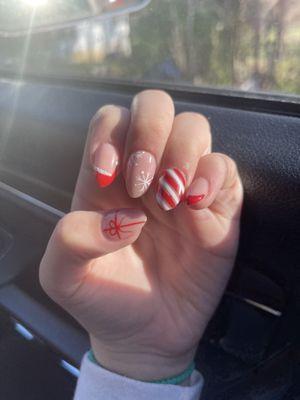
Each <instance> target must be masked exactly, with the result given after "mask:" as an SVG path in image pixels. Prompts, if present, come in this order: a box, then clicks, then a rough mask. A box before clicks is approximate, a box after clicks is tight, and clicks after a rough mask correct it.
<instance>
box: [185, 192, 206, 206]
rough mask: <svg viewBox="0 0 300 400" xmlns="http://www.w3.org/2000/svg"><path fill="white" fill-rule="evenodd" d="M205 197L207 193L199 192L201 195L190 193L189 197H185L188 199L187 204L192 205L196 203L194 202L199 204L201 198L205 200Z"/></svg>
mask: <svg viewBox="0 0 300 400" xmlns="http://www.w3.org/2000/svg"><path fill="white" fill-rule="evenodd" d="M204 197H205V195H204V194H199V195H194V196H193V195H190V196H187V198H186V199H185V201H186V204H187V205H188V206H192V205H194V204H197V203H199V202H200V201H201V200H203V199H204Z"/></svg>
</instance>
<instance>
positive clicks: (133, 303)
mask: <svg viewBox="0 0 300 400" xmlns="http://www.w3.org/2000/svg"><path fill="white" fill-rule="evenodd" d="M136 152H138V153H136ZM145 152H146V153H145ZM133 153H135V155H134V156H132V154H133ZM128 160H129V161H128ZM128 165H129V167H128ZM174 168H175V169H174ZM166 169H168V171H167V173H166V174H165V175H164V176H163V178H161V179H159V177H160V176H161V174H162V173H163V172H164V171H166ZM95 171H96V173H95ZM105 171H106V172H105ZM115 171H116V173H115ZM95 175H96V178H97V181H98V183H97V182H96V179H95ZM115 175H117V178H116V179H115V181H113V179H114V177H115ZM152 178H153V182H152V184H151V186H150V187H149V184H150V183H151V180H152ZM99 185H101V186H102V187H99ZM104 186H105V187H104ZM170 186H171V188H170ZM184 186H185V187H186V188H187V190H186V192H185V195H184V198H183V187H184ZM157 189H158V194H157ZM129 195H130V196H129ZM242 196H243V192H242V185H241V182H240V178H239V175H238V172H237V169H236V165H235V163H234V162H233V161H232V160H231V159H230V158H229V157H227V156H225V155H223V154H217V153H211V134H210V128H209V124H208V122H207V120H206V118H205V117H203V116H201V115H199V114H196V113H188V112H187V113H182V114H179V115H177V116H176V117H174V105H173V102H172V99H171V98H170V97H169V96H168V95H167V94H166V93H164V92H161V91H154V90H152V91H144V92H141V93H139V94H138V95H137V96H136V97H135V98H134V100H133V103H132V107H131V111H129V110H127V109H125V108H121V107H117V106H105V107H103V108H101V109H100V110H99V112H98V113H97V114H96V116H95V117H94V118H93V120H92V122H91V124H90V130H89V135H88V139H87V144H86V147H85V151H84V156H83V161H82V165H81V169H80V173H79V177H78V181H77V185H76V190H75V193H74V198H73V205H72V210H73V212H71V213H70V214H68V215H66V216H65V217H64V218H63V219H61V220H60V222H59V223H58V225H57V227H56V229H55V230H54V232H53V234H52V237H51V239H50V241H49V244H48V247H47V250H46V252H45V255H44V257H43V260H42V262H41V266H40V280H41V284H42V286H43V287H44V289H45V291H46V292H47V293H48V294H49V296H50V297H52V298H53V299H54V300H55V301H56V302H57V303H59V304H60V305H61V306H62V307H64V308H65V309H66V310H67V311H68V312H69V313H70V314H72V315H73V316H74V317H75V318H76V319H77V320H78V321H79V322H80V323H81V324H82V325H83V326H84V327H85V329H86V330H87V331H88V332H89V334H90V338H91V344H92V348H93V350H94V353H95V356H96V358H97V359H98V361H99V362H100V363H101V364H102V365H103V366H104V367H106V368H107V369H110V370H112V371H115V372H117V373H119V374H124V375H126V376H129V377H132V378H135V379H141V380H155V379H162V378H165V377H169V376H173V375H176V374H180V373H181V372H182V371H183V370H184V369H185V368H186V367H187V366H188V364H189V363H190V362H191V360H192V359H193V357H194V353H195V350H196V347H197V343H198V341H199V339H200V338H201V336H202V335H203V331H204V329H205V327H206V326H207V323H208V321H209V319H210V318H211V316H212V314H213V312H214V310H215V309H216V306H217V304H218V302H219V300H220V298H221V295H222V294H223V291H224V288H225V286H226V283H227V281H228V278H229V276H230V273H231V270H232V267H233V264H234V259H235V255H236V251H237V246H238V238H239V219H240V210H241V203H242ZM180 198H181V202H180V204H179V205H178V206H177V207H176V208H175V206H176V205H177V203H178V202H179V199H180ZM158 203H159V204H158ZM162 208H163V209H162ZM171 208H172V209H171ZM166 209H171V210H169V211H166ZM146 220H147V222H146Z"/></svg>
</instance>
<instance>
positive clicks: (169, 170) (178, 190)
mask: <svg viewBox="0 0 300 400" xmlns="http://www.w3.org/2000/svg"><path fill="white" fill-rule="evenodd" d="M210 146H211V135H210V127H209V124H208V121H207V120H206V118H205V117H203V116H202V115H200V114H196V113H189V112H186V113H182V114H179V115H177V116H176V118H175V120H174V124H173V128H172V132H171V134H170V137H169V140H168V143H167V145H166V148H165V152H164V156H163V160H162V163H161V168H160V175H159V176H160V177H159V180H158V185H157V190H156V200H157V203H158V205H159V206H160V207H161V208H162V209H163V210H165V211H168V210H171V209H173V208H175V207H176V206H177V205H178V204H179V202H180V201H181V200H182V197H183V195H184V192H185V188H186V186H188V185H189V184H190V183H191V181H192V179H193V177H194V174H195V171H196V169H197V165H198V161H199V158H200V157H201V156H202V155H203V154H205V153H206V152H207V151H210Z"/></svg>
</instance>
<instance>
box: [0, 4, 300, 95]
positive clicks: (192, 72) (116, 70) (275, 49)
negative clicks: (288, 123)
mask: <svg viewBox="0 0 300 400" xmlns="http://www.w3.org/2000/svg"><path fill="white" fill-rule="evenodd" d="M101 24H102V25H103V30H102V31H101V32H102V34H101V35H102V36H101V40H100V39H99V35H98V36H97V34H95V35H92V34H91V33H92V31H91V32H89V31H88V29H87V27H85V30H82V28H81V27H74V28H72V29H68V30H66V29H65V30H61V31H57V32H52V33H44V34H39V35H33V36H32V37H31V38H30V39H28V38H14V39H8V38H6V39H2V40H0V52H1V60H0V68H1V66H3V67H5V65H6V66H7V65H8V66H9V68H12V66H13V67H14V68H19V69H22V68H23V70H24V69H25V70H29V71H30V72H39V73H41V72H42V73H47V74H58V75H65V74H68V75H69V76H70V75H76V76H78V75H79V76H80V77H89V78H93V79H100V78H101V79H102V78H118V79H126V80H135V81H136V80H142V81H156V82H157V81H164V82H176V84H183V85H195V86H212V87H228V88H234V89H241V90H250V91H272V92H283V93H291V94H300V67H299V65H300V2H299V0H152V1H151V3H150V5H148V6H147V7H146V8H144V9H143V10H141V11H139V12H137V13H133V14H130V15H129V16H127V17H124V16H123V17H118V18H117V17H115V18H114V19H111V20H110V21H106V22H101V21H100V22H98V25H99V26H100V25H101ZM118 24H119V25H120V24H121V25H120V27H119V25H118ZM94 28H95V26H94V25H93V29H94ZM117 28H118V29H117ZM121 28H122V29H121ZM125 28H126V29H125ZM103 32H104V33H103ZM84 35H85V36H87V37H88V38H87V37H85V36H84ZM122 35H123V36H122ZM80 40H81V41H84V40H85V42H86V45H85V46H83V47H82V46H81V47H80V46H79V45H78V43H79V44H80V43H81V42H80ZM26 41H27V45H26V46H25V44H26ZM97 41H99V43H100V42H101V46H100V47H99V46H98V47H97ZM24 48H26V51H25V50H24ZM95 49H96V50H95ZM75 53H76V55H75ZM83 53H84V55H83ZM20 54H21V56H22V57H20ZM78 54H79V55H78ZM22 58H23V60H22ZM24 59H25V61H24ZM20 65H22V66H23V67H22V68H21V67H20Z"/></svg>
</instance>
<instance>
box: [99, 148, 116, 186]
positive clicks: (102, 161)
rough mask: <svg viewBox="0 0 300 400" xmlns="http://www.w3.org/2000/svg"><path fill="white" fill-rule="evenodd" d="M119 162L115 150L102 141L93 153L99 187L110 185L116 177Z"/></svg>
mask: <svg viewBox="0 0 300 400" xmlns="http://www.w3.org/2000/svg"><path fill="white" fill-rule="evenodd" d="M118 162H119V157H118V153H117V150H116V149H115V147H114V146H112V145H111V144H110V143H103V144H102V145H101V146H100V147H99V148H98V149H97V150H96V151H95V155H94V170H95V172H96V180H97V182H98V184H99V186H100V187H105V186H108V185H110V184H111V183H112V182H113V181H114V179H115V177H116V169H117V165H118Z"/></svg>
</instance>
